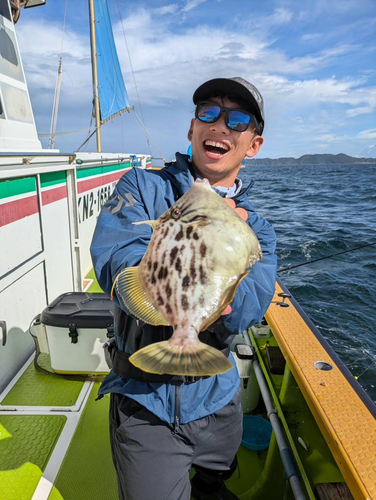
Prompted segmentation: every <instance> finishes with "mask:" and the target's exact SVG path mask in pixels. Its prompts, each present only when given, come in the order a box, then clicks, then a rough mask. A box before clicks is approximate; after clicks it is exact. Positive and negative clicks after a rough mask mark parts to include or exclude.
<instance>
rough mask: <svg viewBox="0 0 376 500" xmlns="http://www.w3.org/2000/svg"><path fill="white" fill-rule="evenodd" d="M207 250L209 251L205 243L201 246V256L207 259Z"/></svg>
mask: <svg viewBox="0 0 376 500" xmlns="http://www.w3.org/2000/svg"><path fill="white" fill-rule="evenodd" d="M206 250H207V248H206V245H205V243H201V245H200V255H201V257H202V258H204V257H205V255H206Z"/></svg>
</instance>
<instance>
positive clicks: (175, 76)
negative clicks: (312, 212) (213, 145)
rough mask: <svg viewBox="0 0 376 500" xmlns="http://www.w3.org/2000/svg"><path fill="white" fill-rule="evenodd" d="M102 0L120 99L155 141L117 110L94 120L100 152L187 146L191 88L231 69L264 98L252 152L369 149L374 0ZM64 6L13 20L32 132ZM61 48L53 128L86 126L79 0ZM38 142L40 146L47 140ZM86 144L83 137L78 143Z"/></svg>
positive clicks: (375, 83) (46, 105) (50, 88)
mask: <svg viewBox="0 0 376 500" xmlns="http://www.w3.org/2000/svg"><path fill="white" fill-rule="evenodd" d="M108 5H109V10H110V15H111V20H112V25H113V32H114V37H115V42H116V46H117V50H118V55H119V60H120V66H121V68H122V72H123V77H124V81H125V85H126V88H127V92H128V96H129V100H130V102H131V104H132V105H133V106H134V107H135V111H136V113H137V115H138V116H143V118H144V123H145V126H146V128H147V129H148V131H149V133H150V135H151V137H152V138H153V141H154V142H155V144H156V145H157V148H158V149H157V148H156V147H154V146H153V144H150V149H149V146H148V144H147V141H146V138H145V135H144V134H143V133H142V131H141V129H140V128H139V126H138V125H137V120H136V119H135V117H134V116H133V114H128V113H125V114H124V115H123V116H122V117H118V118H116V119H114V120H113V121H112V122H109V123H107V124H106V125H104V126H103V129H102V144H103V146H102V147H103V151H106V152H122V153H143V154H145V153H146V154H150V153H151V154H152V155H153V156H154V157H160V156H161V153H162V155H163V157H164V158H166V159H167V160H171V159H173V158H174V155H175V152H176V151H180V152H183V153H185V152H186V151H187V148H188V146H189V142H188V139H187V132H188V129H189V124H190V120H191V119H192V118H193V117H194V105H193V103H192V95H193V92H194V90H195V89H196V88H197V87H198V86H199V85H201V84H202V83H203V82H205V81H206V80H209V79H211V78H218V77H233V76H241V77H243V78H245V79H246V80H248V81H250V82H252V83H253V84H254V85H256V87H257V88H258V89H259V90H260V92H261V94H262V95H263V98H264V102H265V114H266V119H265V132H264V144H263V146H262V148H261V150H260V152H259V154H258V157H259V158H279V157H286V156H292V157H295V158H298V157H300V156H302V155H304V154H315V153H331V154H338V153H345V154H348V155H350V156H360V157H364V156H365V157H373V158H376V36H375V32H376V2H375V0H300V1H296V0H265V1H263V2H260V1H257V2H256V1H254V0H183V1H174V0H171V1H168V0H166V1H162V0H126V1H125V0H108ZM65 6H66V0H47V3H46V5H45V6H42V7H37V8H32V9H27V10H23V11H22V13H21V18H20V20H19V22H18V24H17V25H16V31H17V36H18V40H19V44H20V49H21V55H22V58H23V64H24V69H25V73H26V78H27V82H28V85H29V91H30V97H31V102H32V106H33V111H34V115H35V120H36V125H37V129H38V133H39V134H45V133H48V132H49V130H50V122H51V112H52V105H53V97H54V90H55V83H56V75H57V68H58V62H59V57H60V54H61V48H62V34H63V24H64V12H65ZM119 11H120V13H119ZM124 33H125V36H126V38H125V36H124ZM128 53H129V55H130V58H129V56H128ZM62 57H63V75H62V86H61V96H60V106H59V116H58V123H57V132H67V131H76V130H82V129H86V128H88V127H89V125H90V119H91V110H92V82H91V78H92V73H91V60H90V38H89V17H88V2H87V1H82V0H81V1H77V0H76V1H73V0H68V4H67V17H66V28H65V34H64V40H63V51H62ZM132 69H133V72H132ZM135 82H136V85H135ZM87 133H88V132H87V131H81V132H79V133H75V134H65V135H60V136H57V139H56V143H55V147H56V148H58V149H60V151H62V152H71V151H75V150H77V149H78V148H79V146H80V145H81V144H82V143H83V142H84V141H85V139H86V137H87ZM41 141H42V144H43V147H47V146H48V139H45V138H41ZM95 150H96V142H95V138H94V137H93V138H92V139H91V140H90V141H89V143H88V144H87V145H86V148H85V149H84V151H95Z"/></svg>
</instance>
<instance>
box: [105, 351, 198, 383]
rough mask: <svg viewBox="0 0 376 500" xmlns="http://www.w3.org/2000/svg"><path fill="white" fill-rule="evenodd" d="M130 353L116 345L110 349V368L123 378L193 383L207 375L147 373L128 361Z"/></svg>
mask: <svg viewBox="0 0 376 500" xmlns="http://www.w3.org/2000/svg"><path fill="white" fill-rule="evenodd" d="M129 357H130V354H126V353H125V352H122V351H119V350H118V349H116V347H112V349H111V359H112V370H113V371H114V372H115V373H116V375H119V376H120V377H123V378H132V379H134V380H139V381H141V382H156V383H158V382H159V383H161V384H173V385H182V384H193V383H194V382H197V380H200V379H201V378H207V377H188V376H180V375H156V374H154V373H147V372H144V371H143V370H140V369H139V368H137V367H136V366H134V365H132V363H131V362H130V361H129Z"/></svg>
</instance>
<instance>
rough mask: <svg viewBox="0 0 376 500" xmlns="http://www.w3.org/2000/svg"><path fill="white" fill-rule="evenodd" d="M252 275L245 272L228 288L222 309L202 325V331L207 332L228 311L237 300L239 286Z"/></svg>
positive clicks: (247, 271) (248, 271)
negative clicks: (230, 305)
mask: <svg viewBox="0 0 376 500" xmlns="http://www.w3.org/2000/svg"><path fill="white" fill-rule="evenodd" d="M249 273H250V270H248V269H247V270H246V271H244V273H242V274H241V275H240V276H239V278H238V279H237V281H236V282H235V283H234V284H233V285H232V286H230V287H229V288H228V290H227V292H226V294H225V296H224V297H223V299H222V304H221V305H220V307H219V308H218V309H217V310H216V312H215V313H214V314H213V315H212V316H210V317H209V318H208V319H207V321H206V322H205V323H204V324H203V325H201V331H202V332H203V331H205V330H206V329H207V328H208V327H209V326H210V325H212V324H213V323H214V322H215V321H217V319H218V318H219V317H220V316H221V315H222V313H223V311H224V310H225V309H226V307H227V306H228V305H229V304H231V302H232V301H233V300H234V298H235V294H236V290H237V289H238V286H239V285H240V283H241V282H242V281H243V280H244V278H246V277H247V276H248V274H249Z"/></svg>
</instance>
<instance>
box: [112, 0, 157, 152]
mask: <svg viewBox="0 0 376 500" xmlns="http://www.w3.org/2000/svg"><path fill="white" fill-rule="evenodd" d="M116 3H117V8H118V12H119V19H120V24H121V29H122V31H123V36H124V42H125V46H126V48H127V53H128V59H129V65H130V67H131V72H132V77H133V82H134V86H135V89H136V95H137V101H138V105H139V107H140V113H141V118H142V120H141V121H142V124H143V126H144V128H145V130H146V127H145V119H144V114H143V112H142V107H141V102H140V96H139V94H138V87H137V83H136V77H135V75H134V71H133V65H132V60H131V55H130V52H129V48H128V42H127V37H126V36H125V30H124V25H123V19H122V17H121V13H120V6H119V0H116ZM149 136H150V134H149ZM146 142H147V144H148V148H149V152H150V156H152V152H151V149H150V143H149V138H148V136H146ZM153 143H154V141H153ZM154 145H155V143H154ZM158 151H159V150H158ZM161 156H163V155H162V154H161Z"/></svg>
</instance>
